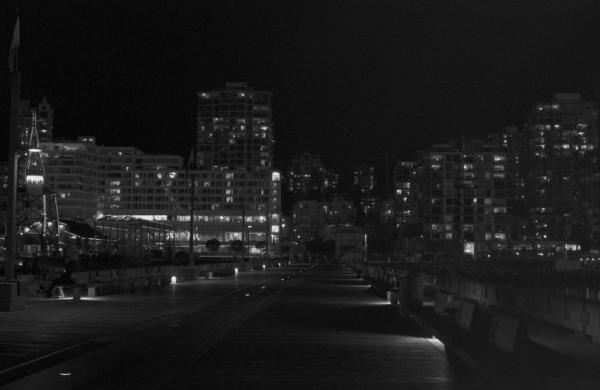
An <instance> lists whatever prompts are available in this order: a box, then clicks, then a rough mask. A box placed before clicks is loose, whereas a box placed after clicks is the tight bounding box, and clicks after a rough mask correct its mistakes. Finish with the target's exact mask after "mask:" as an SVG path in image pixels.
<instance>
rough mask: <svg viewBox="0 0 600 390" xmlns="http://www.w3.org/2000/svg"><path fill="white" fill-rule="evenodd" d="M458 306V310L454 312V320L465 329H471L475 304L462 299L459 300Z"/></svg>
mask: <svg viewBox="0 0 600 390" xmlns="http://www.w3.org/2000/svg"><path fill="white" fill-rule="evenodd" d="M457 306H458V310H456V312H455V313H454V322H456V324H457V325H458V326H460V327H461V328H463V329H466V330H471V325H472V323H473V314H474V313H475V304H473V303H471V302H468V301H465V300H462V299H461V300H457Z"/></svg>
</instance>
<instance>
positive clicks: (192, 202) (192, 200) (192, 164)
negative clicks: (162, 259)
mask: <svg viewBox="0 0 600 390" xmlns="http://www.w3.org/2000/svg"><path fill="white" fill-rule="evenodd" d="M188 167H189V169H188V172H189V176H190V242H189V255H190V259H189V266H190V267H193V266H194V206H195V198H196V180H195V177H194V170H195V169H196V151H195V150H194V147H193V146H192V152H191V155H190V161H188Z"/></svg>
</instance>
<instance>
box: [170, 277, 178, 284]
mask: <svg viewBox="0 0 600 390" xmlns="http://www.w3.org/2000/svg"><path fill="white" fill-rule="evenodd" d="M176 283H177V276H175V275H173V276H171V284H176Z"/></svg>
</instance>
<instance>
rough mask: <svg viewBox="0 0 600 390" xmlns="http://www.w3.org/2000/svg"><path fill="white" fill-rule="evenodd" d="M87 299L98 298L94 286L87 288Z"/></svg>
mask: <svg viewBox="0 0 600 390" xmlns="http://www.w3.org/2000/svg"><path fill="white" fill-rule="evenodd" d="M87 291H88V297H96V296H98V292H97V291H96V287H95V286H88V290H87Z"/></svg>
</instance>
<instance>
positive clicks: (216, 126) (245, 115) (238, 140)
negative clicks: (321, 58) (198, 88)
mask: <svg viewBox="0 0 600 390" xmlns="http://www.w3.org/2000/svg"><path fill="white" fill-rule="evenodd" d="M198 99H199V101H198V115H197V133H196V134H197V142H196V153H197V162H198V165H199V166H200V167H205V168H211V167H219V168H225V169H240V168H244V169H246V170H251V171H255V170H261V169H271V168H272V159H273V118H272V112H271V92H265V91H255V90H254V89H253V88H251V87H249V86H248V85H247V84H246V83H227V84H226V85H225V88H224V89H217V90H212V91H203V92H199V93H198Z"/></svg>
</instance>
